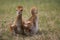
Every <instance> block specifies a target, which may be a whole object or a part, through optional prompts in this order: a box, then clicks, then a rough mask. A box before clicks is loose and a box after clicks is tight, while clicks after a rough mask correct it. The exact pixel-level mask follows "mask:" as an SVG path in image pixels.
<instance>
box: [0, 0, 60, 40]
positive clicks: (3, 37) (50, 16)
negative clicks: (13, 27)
mask: <svg viewBox="0 0 60 40" xmlns="http://www.w3.org/2000/svg"><path fill="white" fill-rule="evenodd" d="M18 5H22V6H23V7H24V11H23V17H24V18H25V19H26V20H27V19H28V18H29V17H30V15H31V14H30V9H31V7H33V6H36V7H37V8H38V17H39V33H38V34H36V35H33V36H24V35H19V36H18V37H16V36H14V35H12V34H11V32H10V29H9V23H12V22H13V21H14V19H15V17H16V15H17V14H16V7H17V6H18ZM0 40H60V0H0Z"/></svg>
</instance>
